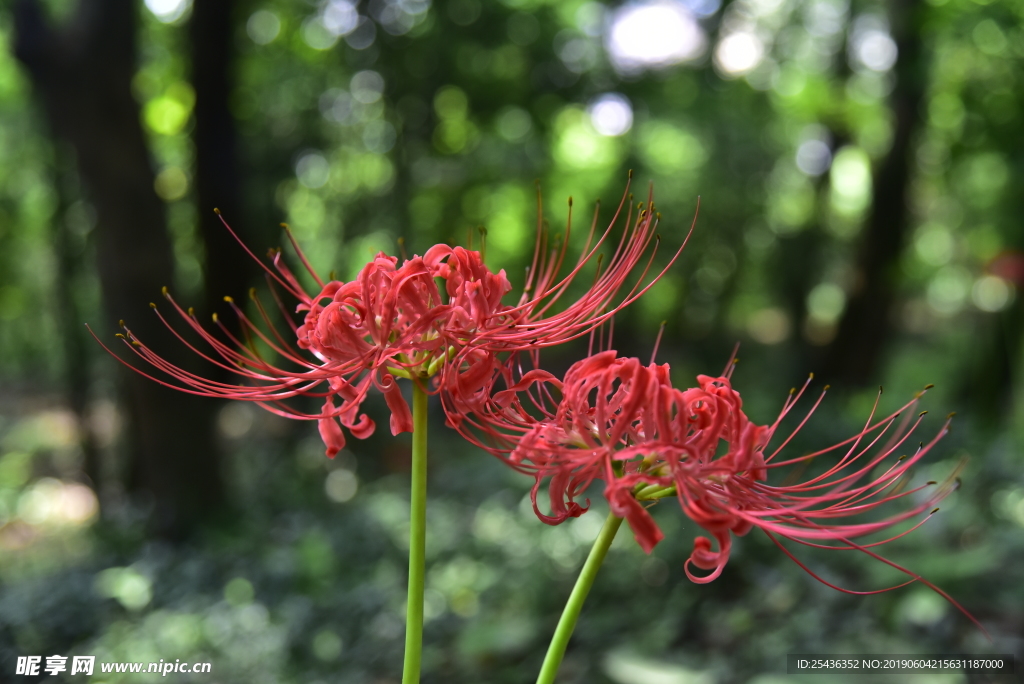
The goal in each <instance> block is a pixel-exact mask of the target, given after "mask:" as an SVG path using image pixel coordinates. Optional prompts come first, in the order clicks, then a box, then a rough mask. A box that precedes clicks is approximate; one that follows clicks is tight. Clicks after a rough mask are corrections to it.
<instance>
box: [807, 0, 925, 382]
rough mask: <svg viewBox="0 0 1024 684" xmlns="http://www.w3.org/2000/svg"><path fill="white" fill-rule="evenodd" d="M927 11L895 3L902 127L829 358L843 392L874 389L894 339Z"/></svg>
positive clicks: (877, 190)
mask: <svg viewBox="0 0 1024 684" xmlns="http://www.w3.org/2000/svg"><path fill="white" fill-rule="evenodd" d="M923 12H924V10H923V9H922V8H921V3H917V2H914V0H901V1H900V2H896V3H893V4H892V5H890V12H889V16H890V20H891V22H892V28H893V38H894V39H895V41H896V45H897V47H898V49H899V57H898V59H897V61H896V66H895V76H896V86H895V88H894V89H893V92H892V102H891V104H892V110H893V116H894V119H895V127H894V130H893V142H892V148H891V149H890V150H889V154H888V155H887V156H886V158H885V160H884V161H883V162H882V164H881V166H880V167H879V168H878V169H877V171H876V173H875V176H874V181H873V185H872V197H873V198H874V200H873V202H872V206H871V212H870V215H869V217H868V222H867V226H866V228H865V231H864V240H863V242H862V244H861V248H860V253H859V256H858V259H857V274H858V281H859V283H858V286H857V289H856V290H855V291H854V292H853V293H852V295H851V297H850V300H849V304H848V306H847V308H846V313H845V314H844V315H843V318H842V320H841V321H840V323H839V330H838V333H837V334H836V338H835V340H834V341H833V342H832V344H831V345H829V347H828V348H827V349H826V351H825V354H824V356H825V361H824V364H823V374H822V377H823V379H824V380H825V381H827V382H831V383H834V384H836V385H839V386H840V387H843V386H846V387H850V386H864V385H869V384H874V382H875V379H876V376H877V374H878V371H879V366H880V364H881V361H882V355H883V352H884V351H885V347H886V344H887V342H888V341H889V338H890V337H891V334H892V328H893V326H892V316H891V309H892V307H893V304H894V302H895V294H896V287H897V284H898V283H899V271H898V269H899V259H900V255H901V253H902V251H903V245H904V242H905V239H906V233H907V230H908V228H909V226H910V208H909V206H908V198H909V187H910V177H911V170H912V166H911V164H912V160H913V156H914V155H913V148H912V143H913V140H914V132H915V130H916V128H917V125H918V122H919V121H920V110H921V104H922V101H923V99H924V91H925V85H926V77H927V56H926V55H925V54H924V46H923V44H922V41H921V23H922V19H923V17H922V14H923Z"/></svg>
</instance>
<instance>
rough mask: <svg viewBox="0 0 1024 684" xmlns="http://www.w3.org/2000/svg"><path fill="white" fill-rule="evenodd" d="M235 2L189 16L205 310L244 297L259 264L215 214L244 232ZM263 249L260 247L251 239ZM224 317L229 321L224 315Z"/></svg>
mask: <svg viewBox="0 0 1024 684" xmlns="http://www.w3.org/2000/svg"><path fill="white" fill-rule="evenodd" d="M235 11H236V3H235V2H233V1H232V0H195V2H194V3H193V5H192V18H191V19H190V20H189V31H190V37H191V57H192V86H193V87H194V88H195V92H196V107H195V120H196V125H195V130H194V132H193V136H192V137H193V141H194V142H195V148H196V167H195V189H196V203H197V206H198V208H199V230H200V233H201V234H202V237H203V244H204V246H205V248H206V259H205V260H204V271H203V274H204V277H205V280H206V308H207V310H208V311H216V310H217V309H218V308H221V306H222V304H223V297H224V296H225V295H228V296H231V297H234V298H236V299H238V300H240V301H244V299H243V298H244V297H245V296H246V291H247V290H248V288H249V287H250V286H251V285H252V284H253V283H254V281H255V280H256V279H257V277H258V275H259V273H260V269H259V266H258V265H257V264H256V263H255V262H253V260H252V259H250V258H249V256H248V255H246V254H245V252H244V251H243V250H242V248H241V247H240V246H239V245H238V243H237V242H236V241H235V240H234V238H232V237H231V234H230V233H228V231H227V230H225V229H224V226H223V225H222V224H221V222H220V219H219V218H218V217H217V216H216V215H215V214H214V212H213V209H214V207H217V208H219V209H220V210H221V212H223V215H224V218H225V219H227V221H228V222H229V223H230V224H231V227H232V228H233V229H234V230H235V232H237V233H238V234H239V235H241V236H245V235H247V234H249V233H250V232H251V231H246V230H244V224H245V221H244V218H243V215H242V207H241V205H242V202H241V199H240V196H241V192H240V179H239V173H238V133H237V130H236V128H235V118H234V116H232V114H231V110H230V107H229V105H228V100H229V97H230V95H231V90H232V83H233V78H232V68H233V57H234V47H233V46H234V44H235V41H234V22H233V16H234V13H235ZM250 247H252V248H254V249H255V251H256V253H257V254H259V253H260V249H259V247H260V245H258V244H256V241H253V240H250ZM225 320H230V319H228V318H227V317H225Z"/></svg>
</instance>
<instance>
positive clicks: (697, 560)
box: [683, 532, 732, 584]
mask: <svg viewBox="0 0 1024 684" xmlns="http://www.w3.org/2000/svg"><path fill="white" fill-rule="evenodd" d="M715 539H717V540H718V551H712V549H711V540H710V539H708V538H707V537H697V538H696V539H694V540H693V553H691V554H690V557H689V558H688V559H687V560H686V563H685V564H683V570H684V571H685V572H686V576H687V577H689V578H690V581H691V582H695V583H697V584H707V583H708V582H711V581H712V580H714V579H716V578H717V577H718V576H719V575H721V574H722V569H723V568H725V564H726V563H727V562H728V561H729V550H730V549H731V548H732V538H731V537H730V536H729V533H728V532H725V533H716V534H715ZM691 563H692V564H693V565H695V566H697V567H698V568H700V569H701V570H712V571H713V572H712V573H711V574H710V575H707V576H705V577H698V576H697V575H694V574H693V573H692V572H691V571H690V564H691Z"/></svg>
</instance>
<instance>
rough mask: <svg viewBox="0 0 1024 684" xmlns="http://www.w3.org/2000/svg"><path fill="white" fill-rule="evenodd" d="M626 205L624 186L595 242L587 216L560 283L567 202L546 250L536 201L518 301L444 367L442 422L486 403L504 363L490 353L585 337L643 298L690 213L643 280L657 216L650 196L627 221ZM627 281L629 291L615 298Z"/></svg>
mask: <svg viewBox="0 0 1024 684" xmlns="http://www.w3.org/2000/svg"><path fill="white" fill-rule="evenodd" d="M630 179H632V173H630ZM631 200H632V195H630V194H629V184H627V186H626V191H625V192H624V193H623V197H622V199H621V200H620V202H619V205H618V207H617V208H616V210H615V214H614V216H613V217H612V220H611V222H610V223H609V225H608V228H607V229H606V230H605V231H604V232H603V233H602V234H601V235H599V236H598V235H597V230H596V229H597V218H598V214H597V211H595V213H594V219H593V221H592V222H591V225H590V230H589V232H588V234H587V238H586V240H585V242H584V246H583V249H582V250H581V252H580V256H579V259H578V260H577V262H576V264H575V265H574V266H573V267H572V269H570V270H569V272H568V273H567V274H566V275H565V276H564V277H560V276H559V273H560V272H561V270H562V267H563V266H564V263H565V257H566V251H567V247H568V245H569V242H570V239H569V238H570V235H571V226H572V199H571V198H570V200H569V211H570V216H569V222H568V223H567V226H566V230H565V233H564V235H563V236H561V238H560V239H559V240H557V241H555V243H554V244H553V245H551V246H549V245H548V244H547V243H548V241H547V236H546V233H545V231H544V230H543V229H542V227H541V223H540V221H541V214H542V211H543V209H542V205H541V203H540V198H539V195H538V205H537V212H538V230H537V239H536V245H535V250H534V256H533V261H532V263H531V265H530V267H529V269H528V271H527V277H526V285H525V286H524V288H523V294H522V295H521V297H520V299H519V302H518V303H517V304H516V306H513V307H503V308H500V309H490V310H491V311H494V312H495V313H493V314H492V315H491V318H490V319H489V320H486V321H485V322H484V323H483V324H478V326H477V328H476V331H475V335H474V337H473V339H472V340H471V341H469V342H467V344H466V345H465V346H464V348H463V349H462V350H461V351H460V352H459V354H458V356H457V357H456V358H455V359H454V363H452V364H450V365H448V366H446V367H445V369H444V372H445V373H457V377H451V378H447V379H445V380H442V385H443V386H445V388H446V390H447V403H448V405H449V408H450V410H449V411H448V419H449V422H450V423H452V424H455V423H457V422H458V421H460V420H461V419H462V417H463V416H465V415H468V414H471V413H474V412H477V411H479V410H481V409H482V408H483V406H484V405H485V404H487V402H488V401H489V399H488V388H490V387H492V386H493V383H494V381H495V379H496V378H497V377H498V376H500V375H502V374H503V373H504V370H505V369H506V368H507V364H506V362H503V361H500V360H499V359H498V357H497V356H495V355H496V354H499V353H502V352H508V353H510V356H513V357H514V356H517V355H518V354H519V353H521V352H526V353H531V354H532V353H536V352H537V351H539V350H540V349H542V348H544V347H550V346H554V345H557V344H562V343H564V342H567V341H569V340H573V339H576V338H579V337H582V336H584V335H587V334H590V333H592V332H593V331H595V330H596V329H598V328H600V327H601V326H602V325H603V324H604V323H606V322H609V321H611V320H612V319H613V317H614V315H615V314H616V313H617V312H619V311H621V310H622V309H623V308H625V307H626V306H628V305H629V304H631V303H633V302H634V301H636V300H637V299H638V298H639V297H641V296H642V295H643V294H644V293H646V292H647V290H649V289H650V288H651V287H652V286H653V285H654V283H655V282H657V281H658V279H660V278H661V276H662V275H664V274H665V273H666V272H667V271H668V269H669V268H671V266H672V265H673V264H674V263H675V261H676V259H678V258H679V255H680V254H681V253H682V251H683V249H684V248H685V247H686V244H687V242H688V241H689V238H690V235H691V234H692V232H693V227H694V226H695V225H696V220H697V218H696V215H695V216H694V219H693V222H692V223H691V225H690V229H689V231H688V232H687V234H686V236H685V237H684V239H683V240H682V243H681V244H680V246H679V248H678V249H677V250H676V252H675V253H674V254H673V255H672V257H671V258H670V259H669V260H668V262H667V264H666V265H665V266H664V267H663V268H662V269H661V270H660V271H659V272H657V273H656V274H654V275H653V277H648V275H649V273H650V270H651V265H652V263H653V261H654V257H655V254H656V253H657V249H658V245H659V244H660V240H661V238H660V236H659V235H657V232H656V230H657V226H658V221H659V220H660V218H661V215H660V214H659V213H658V212H656V211H655V209H654V202H653V196H652V195H649V196H648V200H647V202H646V204H643V203H642V204H640V205H639V206H638V207H637V215H636V217H635V219H634V217H633V213H632V212H633V207H632V204H631ZM627 202H629V204H627ZM623 213H625V223H626V226H627V230H625V231H624V232H623V234H622V236H621V238H620V239H619V242H618V244H617V245H616V247H615V249H614V251H613V252H612V255H611V258H610V259H608V261H607V266H606V267H605V268H604V269H603V270H602V261H603V259H602V255H601V254H600V250H601V248H602V246H603V245H604V244H605V243H606V242H608V240H609V238H610V236H611V233H612V229H613V228H614V226H615V224H616V223H617V222H618V220H619V218H620V217H621V216H622V215H623ZM595 256H596V260H597V262H598V266H597V270H598V272H597V274H596V275H595V277H594V282H593V283H592V284H591V286H590V287H589V288H588V289H587V290H586V291H585V292H584V293H583V294H582V295H581V296H580V297H579V298H578V299H576V300H575V301H573V302H572V303H571V304H569V305H567V306H565V307H563V308H562V309H561V310H556V305H557V304H558V302H559V301H560V300H561V299H562V298H563V297H565V296H566V294H567V292H569V291H570V290H571V287H572V285H573V282H574V281H575V279H576V277H577V276H578V275H580V274H581V273H582V272H583V271H584V268H585V267H586V265H587V264H588V263H589V262H590V261H591V260H593V259H595ZM448 263H449V264H451V263H452V259H450V258H449V260H448ZM641 265H642V268H641ZM638 272H639V275H638V274H637V273H638ZM630 282H631V283H632V284H631V285H630V286H629V290H628V291H627V292H626V293H625V294H620V293H621V292H622V290H623V288H624V287H625V286H626V285H627V284H628V283H630ZM478 320H479V319H478Z"/></svg>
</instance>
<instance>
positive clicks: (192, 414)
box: [15, 0, 223, 536]
mask: <svg viewBox="0 0 1024 684" xmlns="http://www.w3.org/2000/svg"><path fill="white" fill-rule="evenodd" d="M138 6H139V3H137V2H135V0H81V1H80V2H79V3H78V6H77V8H76V12H75V15H74V16H73V17H72V19H71V20H70V22H69V23H68V25H67V26H65V27H62V28H60V29H53V28H51V27H50V26H49V25H48V23H47V20H46V17H45V16H44V12H43V10H42V8H41V7H40V3H39V2H38V1H37V0H21V1H20V2H19V3H18V4H17V5H16V6H15V29H16V45H15V51H16V54H17V56H18V58H19V59H20V60H21V61H22V62H23V63H24V64H25V66H26V68H27V69H28V72H29V74H30V76H31V79H32V83H33V87H34V89H35V91H36V94H37V96H38V98H39V100H40V101H41V103H42V105H43V108H44V110H45V113H46V116H47V118H48V121H49V124H50V127H51V129H52V131H53V133H54V135H55V136H56V137H58V138H61V139H63V140H66V141H67V142H68V143H70V145H71V147H72V148H73V149H74V152H75V155H76V158H77V159H76V161H77V165H78V171H79V173H80V175H81V178H82V182H83V185H84V186H85V189H86V192H87V193H88V195H89V198H90V200H91V201H92V203H93V205H94V206H95V208H96V214H97V229H96V230H97V260H98V270H99V275H100V284H101V289H102V293H103V301H104V308H105V312H106V316H107V319H108V321H107V325H104V326H103V327H102V328H101V329H100V330H98V331H97V332H98V334H99V335H100V336H101V337H102V338H104V339H111V338H112V333H113V329H112V328H113V327H114V326H113V322H114V321H117V320H118V319H120V318H123V319H124V320H125V321H126V322H127V323H128V324H129V326H130V327H131V330H132V332H133V333H134V334H135V335H136V336H138V337H139V338H140V339H142V340H145V341H146V343H147V344H149V345H151V346H154V347H155V348H156V350H157V351H159V352H161V353H162V354H163V355H164V357H165V358H167V359H169V360H170V361H172V362H174V363H177V364H179V365H191V364H192V362H193V361H194V359H188V358H186V353H185V352H186V350H185V349H184V347H182V345H180V344H177V343H176V342H175V341H173V340H172V339H171V335H170V334H169V333H168V332H167V331H166V330H165V329H164V327H163V325H162V324H160V322H159V321H158V320H157V318H156V317H155V316H154V315H153V313H152V311H149V307H148V303H149V302H150V301H156V300H158V299H159V296H160V288H161V287H162V286H164V285H169V284H170V283H171V280H172V276H173V257H172V250H171V242H170V238H169V236H168V233H167V226H166V220H165V208H164V205H163V203H162V202H161V201H160V199H159V198H158V197H157V196H156V193H155V192H154V189H153V180H154V173H153V168H152V165H151V161H150V157H149V153H148V150H147V147H146V141H145V136H144V133H143V131H142V127H141V124H140V121H139V106H138V103H137V102H135V100H134V99H133V97H132V93H131V80H132V77H133V76H134V73H135V58H136V54H135V32H136V8H137V7H138ZM122 356H123V357H125V358H129V359H130V360H132V361H133V363H135V365H136V366H140V365H142V364H141V363H140V362H139V361H138V360H137V359H135V358H134V357H133V356H132V355H131V354H129V353H128V352H127V351H125V352H123V354H122ZM147 370H152V369H147ZM118 380H119V384H120V391H121V396H122V399H123V403H122V406H123V409H124V411H125V413H126V416H127V424H128V430H127V440H126V441H127V450H128V460H129V468H128V470H129V474H128V490H129V492H130V493H132V494H133V495H135V496H136V498H137V499H138V500H141V501H150V502H152V504H153V513H154V515H153V517H152V522H153V524H154V526H155V529H156V530H157V531H158V532H160V533H162V534H165V535H172V536H176V535H179V534H181V533H184V532H186V531H187V530H188V528H189V527H190V526H191V525H192V524H194V523H195V522H197V521H198V520H200V519H201V518H202V517H203V516H205V515H207V514H209V513H210V512H212V511H213V510H214V509H216V508H218V507H219V506H220V505H221V503H222V501H223V481H222V476H221V472H220V464H219V460H218V457H217V452H216V449H215V447H214V441H213V439H212V437H213V408H214V404H212V403H211V402H204V401H203V400H199V399H196V398H194V397H191V396H188V395H185V394H182V393H179V392H175V391H173V390H169V389H166V388H164V387H162V386H160V385H158V384H157V383H154V382H153V381H151V380H147V379H146V378H143V377H142V376H140V375H138V374H136V373H133V372H131V371H129V370H127V369H123V368H122V369H121V372H120V377H119V378H118Z"/></svg>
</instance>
